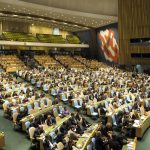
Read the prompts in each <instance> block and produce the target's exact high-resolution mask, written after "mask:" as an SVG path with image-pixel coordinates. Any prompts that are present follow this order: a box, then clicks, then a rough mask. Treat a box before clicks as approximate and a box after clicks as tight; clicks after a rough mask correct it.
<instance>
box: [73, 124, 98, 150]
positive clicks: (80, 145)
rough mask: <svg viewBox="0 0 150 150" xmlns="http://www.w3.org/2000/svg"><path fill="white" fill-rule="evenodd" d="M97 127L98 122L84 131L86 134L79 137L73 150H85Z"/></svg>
mask: <svg viewBox="0 0 150 150" xmlns="http://www.w3.org/2000/svg"><path fill="white" fill-rule="evenodd" d="M97 128H98V124H92V125H91V126H90V127H89V128H88V129H87V130H86V131H84V134H82V136H81V137H80V138H79V139H78V141H77V143H76V147H73V150H85V149H86V146H87V144H88V143H89V142H90V140H91V138H92V137H93V136H94V134H95V132H96V130H97Z"/></svg>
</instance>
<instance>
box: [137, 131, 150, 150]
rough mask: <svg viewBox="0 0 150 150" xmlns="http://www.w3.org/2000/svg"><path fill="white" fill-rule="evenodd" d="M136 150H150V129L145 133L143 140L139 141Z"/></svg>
mask: <svg viewBox="0 0 150 150" xmlns="http://www.w3.org/2000/svg"><path fill="white" fill-rule="evenodd" d="M136 150H150V128H149V129H148V130H147V131H146V132H145V134H144V136H143V138H142V140H138V143H137V147H136Z"/></svg>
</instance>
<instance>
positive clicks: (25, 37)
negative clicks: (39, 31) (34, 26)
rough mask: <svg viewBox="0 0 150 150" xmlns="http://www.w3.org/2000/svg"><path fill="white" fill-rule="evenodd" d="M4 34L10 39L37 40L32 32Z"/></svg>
mask: <svg viewBox="0 0 150 150" xmlns="http://www.w3.org/2000/svg"><path fill="white" fill-rule="evenodd" d="M2 36H3V38H4V39H5V40H8V41H21V42H37V38H36V37H34V36H33V35H32V34H31V33H29V34H28V33H21V32H18V33H17V32H3V33H2Z"/></svg>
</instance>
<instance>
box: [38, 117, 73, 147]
mask: <svg viewBox="0 0 150 150" xmlns="http://www.w3.org/2000/svg"><path fill="white" fill-rule="evenodd" d="M70 117H71V116H70V115H69V116H67V117H65V118H63V119H61V120H60V121H59V122H58V123H57V124H55V125H52V126H50V127H48V128H46V129H45V133H44V134H41V135H40V137H39V138H38V140H39V141H40V150H44V147H43V138H44V136H46V135H49V134H50V133H51V132H53V131H55V130H56V129H57V128H58V127H60V126H61V125H62V124H63V123H64V122H66V121H67V120H69V118H70Z"/></svg>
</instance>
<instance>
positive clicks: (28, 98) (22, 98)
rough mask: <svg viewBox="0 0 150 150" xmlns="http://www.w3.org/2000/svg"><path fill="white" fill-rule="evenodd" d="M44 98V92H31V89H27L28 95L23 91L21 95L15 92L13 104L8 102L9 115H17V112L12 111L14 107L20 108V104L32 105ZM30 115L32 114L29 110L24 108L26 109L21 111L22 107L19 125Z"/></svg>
mask: <svg viewBox="0 0 150 150" xmlns="http://www.w3.org/2000/svg"><path fill="white" fill-rule="evenodd" d="M15 96H17V97H19V99H18V100H15ZM13 97H14V98H13ZM44 97H45V94H44V93H43V92H37V91H35V90H29V88H27V92H26V93H24V92H23V91H21V92H20V93H16V92H14V93H13V95H12V98H13V99H12V102H7V111H8V112H7V113H8V114H9V116H11V115H12V113H13V112H14V113H15V111H13V112H12V109H11V107H12V106H13V107H19V105H20V104H24V103H27V104H29V105H30V102H33V101H35V100H38V99H40V98H44ZM34 107H35V106H34ZM29 113H30V110H29V109H27V108H26V107H24V109H23V110H21V107H20V112H19V113H18V117H17V122H18V123H19V121H20V120H21V119H22V118H23V117H25V116H26V115H27V114H29Z"/></svg>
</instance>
